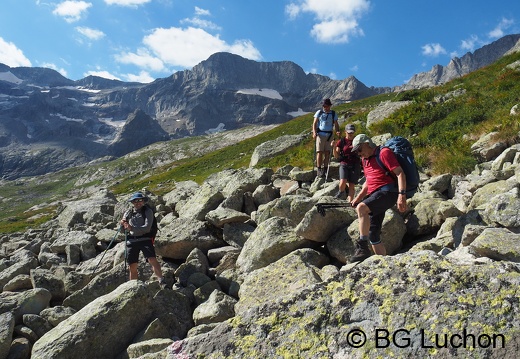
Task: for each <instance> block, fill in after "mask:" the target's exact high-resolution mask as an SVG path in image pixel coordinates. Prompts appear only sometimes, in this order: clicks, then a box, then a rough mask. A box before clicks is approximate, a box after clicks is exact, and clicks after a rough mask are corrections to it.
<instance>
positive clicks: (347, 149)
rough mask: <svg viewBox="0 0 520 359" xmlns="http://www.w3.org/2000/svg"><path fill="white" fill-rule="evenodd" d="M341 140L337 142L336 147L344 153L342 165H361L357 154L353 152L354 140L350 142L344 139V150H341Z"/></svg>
mask: <svg viewBox="0 0 520 359" xmlns="http://www.w3.org/2000/svg"><path fill="white" fill-rule="evenodd" d="M341 141H342V140H341V139H339V140H338V142H336V147H338V148H339V149H340V151H342V152H343V156H342V157H341V163H342V164H348V165H353V164H356V163H359V157H358V155H357V153H353V152H352V140H349V139H348V138H346V137H344V138H343V148H341Z"/></svg>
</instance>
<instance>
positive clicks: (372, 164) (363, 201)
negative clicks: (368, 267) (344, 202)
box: [350, 134, 406, 262]
mask: <svg viewBox="0 0 520 359" xmlns="http://www.w3.org/2000/svg"><path fill="white" fill-rule="evenodd" d="M352 146H353V147H352V151H353V152H357V153H358V154H359V156H360V157H361V158H362V163H363V171H364V173H365V183H364V184H363V188H362V189H361V192H359V194H358V195H357V196H356V198H354V200H353V201H352V207H355V208H356V212H357V215H358V219H359V240H358V241H357V242H356V251H355V253H354V255H353V256H352V257H351V258H350V261H351V262H358V261H363V260H365V259H366V258H368V257H370V254H371V253H370V249H369V248H368V241H369V240H370V244H371V245H372V249H373V251H374V253H375V254H380V255H386V249H385V246H384V244H383V243H381V238H380V236H381V228H382V226H383V220H384V218H385V212H386V210H387V209H389V208H391V207H392V206H393V205H394V204H395V203H396V202H397V208H398V210H399V211H400V212H404V211H405V210H406V176H405V174H404V172H403V169H402V168H401V166H400V165H399V162H397V159H396V157H395V155H394V153H393V152H392V150H391V149H389V148H386V147H383V148H381V147H379V146H376V145H375V144H374V142H372V140H371V139H370V137H368V136H367V135H365V134H361V135H357V136H356V137H354V141H353V143H352ZM378 152H379V158H380V160H381V162H382V163H383V164H384V165H385V166H386V168H388V170H389V171H390V172H391V173H387V172H386V171H385V169H383V168H381V167H380V166H379V165H378V164H377V160H376V155H377V153H378ZM395 178H397V185H396V181H395Z"/></svg>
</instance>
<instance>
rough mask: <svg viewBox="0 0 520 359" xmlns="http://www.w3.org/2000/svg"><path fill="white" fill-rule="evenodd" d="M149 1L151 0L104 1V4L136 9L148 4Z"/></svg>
mask: <svg viewBox="0 0 520 359" xmlns="http://www.w3.org/2000/svg"><path fill="white" fill-rule="evenodd" d="M150 1H152V0H105V3H106V4H107V5H119V6H129V7H137V6H139V5H144V4H146V3H149V2H150Z"/></svg>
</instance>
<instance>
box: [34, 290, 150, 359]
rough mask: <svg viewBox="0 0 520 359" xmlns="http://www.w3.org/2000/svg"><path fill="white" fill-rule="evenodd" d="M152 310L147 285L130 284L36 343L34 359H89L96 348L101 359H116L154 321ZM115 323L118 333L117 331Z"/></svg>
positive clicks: (90, 305)
mask: <svg viewBox="0 0 520 359" xmlns="http://www.w3.org/2000/svg"><path fill="white" fill-rule="evenodd" d="M152 308H153V304H152V298H151V297H150V295H149V292H148V290H147V289H146V286H145V284H144V283H142V282H140V281H129V282H126V283H124V284H122V285H121V286H119V287H117V288H116V289H115V290H114V291H112V292H110V293H108V294H106V295H104V296H101V297H99V298H97V299H96V300H94V301H92V302H91V303H89V304H88V305H87V306H85V307H84V308H83V309H82V310H80V311H78V312H77V313H76V314H74V315H73V316H71V317H69V318H68V319H66V320H65V321H63V322H62V323H60V325H58V326H57V327H55V328H54V329H52V330H51V331H49V332H47V333H46V334H45V335H44V336H43V337H41V338H40V339H39V340H38V341H37V342H36V343H35V344H34V346H33V348H32V357H34V358H53V357H54V358H55V357H60V358H64V359H65V358H71V359H72V358H78V357H80V358H85V357H89V356H90V355H91V354H92V350H93V348H95V351H96V356H98V357H104V358H109V357H110V358H113V357H116V356H117V355H118V354H119V353H120V352H122V351H124V350H126V348H127V347H128V345H129V344H130V341H131V340H132V338H133V337H135V335H136V334H137V333H138V332H139V331H141V330H142V329H143V328H144V327H145V326H146V325H147V324H148V323H149V322H150V320H151V318H152V315H153V312H152ZM136 313H139V315H135V314H136ZM115 322H117V323H119V324H118V330H114V327H113V325H114V323H115Z"/></svg>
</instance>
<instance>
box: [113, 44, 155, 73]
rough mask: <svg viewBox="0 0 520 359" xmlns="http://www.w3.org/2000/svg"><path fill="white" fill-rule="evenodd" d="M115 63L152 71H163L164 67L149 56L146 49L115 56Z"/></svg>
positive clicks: (153, 57)
mask: <svg viewBox="0 0 520 359" xmlns="http://www.w3.org/2000/svg"><path fill="white" fill-rule="evenodd" d="M116 61H118V62H120V63H123V64H133V65H136V66H138V67H141V68H145V69H149V70H152V71H164V70H165V66H164V63H163V62H162V61H161V59H159V58H157V57H155V56H153V55H151V54H150V53H149V52H148V50H147V49H145V48H141V49H138V50H137V53H132V52H123V53H120V54H119V55H116Z"/></svg>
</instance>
